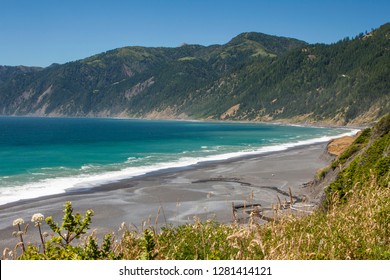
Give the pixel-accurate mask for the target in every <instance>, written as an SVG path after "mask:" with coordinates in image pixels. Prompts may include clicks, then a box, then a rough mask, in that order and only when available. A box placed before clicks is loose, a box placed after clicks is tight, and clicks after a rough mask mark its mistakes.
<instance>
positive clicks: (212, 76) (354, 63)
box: [0, 24, 390, 125]
mask: <svg viewBox="0 0 390 280" xmlns="http://www.w3.org/2000/svg"><path fill="white" fill-rule="evenodd" d="M389 50H390V24H385V25H383V26H381V27H380V28H378V29H377V30H374V31H372V32H370V33H368V34H363V33H362V34H360V35H358V36H356V38H353V39H343V40H341V41H339V42H337V43H335V44H331V45H324V44H314V45H310V44H307V43H305V42H302V41H299V40H296V39H291V38H284V37H276V36H271V35H266V34H262V33H255V32H251V33H242V34H240V35H238V36H237V37H235V38H233V39H232V40H231V41H230V42H228V43H227V44H225V45H212V46H208V47H205V46H200V45H186V44H184V45H183V46H180V47H177V48H145V47H125V48H120V49H115V50H111V51H107V52H105V53H101V54H97V55H94V56H92V57H89V58H86V59H83V60H78V61H74V62H69V63H66V64H62V65H59V64H53V65H51V66H49V67H47V68H43V69H41V68H29V67H6V66H2V67H0V114H3V115H38V116H100V117H105V116H109V117H115V116H121V117H137V118H184V119H186V118H190V119H231V120H261V121H271V120H272V121H274V120H278V121H288V122H315V123H328V124H339V125H344V124H351V125H353V124H367V123H371V122H373V121H375V120H377V119H378V118H379V117H380V116H383V115H384V114H385V113H386V112H388V111H390V100H389V98H390V94H389V86H390V82H389V77H390V51H389Z"/></svg>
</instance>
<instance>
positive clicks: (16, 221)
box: [12, 218, 24, 226]
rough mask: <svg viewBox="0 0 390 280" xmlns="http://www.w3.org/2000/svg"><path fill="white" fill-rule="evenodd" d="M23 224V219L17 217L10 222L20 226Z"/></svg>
mask: <svg viewBox="0 0 390 280" xmlns="http://www.w3.org/2000/svg"><path fill="white" fill-rule="evenodd" d="M22 224H24V220H23V219H22V218H17V219H16V220H14V222H13V223H12V225H13V226H20V225H22Z"/></svg>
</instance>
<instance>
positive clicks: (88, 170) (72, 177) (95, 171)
mask: <svg viewBox="0 0 390 280" xmlns="http://www.w3.org/2000/svg"><path fill="white" fill-rule="evenodd" d="M356 132H357V131H356V130H351V129H343V128H320V127H303V126H286V125H278V124H261V123H235V122H203V121H156V120H133V119H101V118H38V117H0V205H4V204H7V203H10V202H15V201H18V200H21V199H29V198H37V197H41V196H46V195H52V194H60V193H64V192H66V191H77V190H79V189H86V188H87V189H89V188H93V187H96V186H100V185H103V184H106V183H110V182H116V181H119V180H122V179H127V178H132V177H135V176H140V175H144V174H148V173H150V172H153V171H158V170H162V169H167V168H181V167H186V166H190V165H194V164H198V163H201V162H207V161H216V160H226V159H230V158H234V157H240V156H245V155H255V154H262V153H266V152H272V151H282V150H285V149H288V148H291V147H294V146H299V145H305V144H311V143H319V142H326V141H329V140H330V139H332V138H335V137H338V136H341V135H352V134H355V133H356Z"/></svg>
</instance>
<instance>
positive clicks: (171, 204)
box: [0, 143, 330, 249]
mask: <svg viewBox="0 0 390 280" xmlns="http://www.w3.org/2000/svg"><path fill="white" fill-rule="evenodd" d="M325 148H326V143H322V144H312V145H307V146H299V147H295V148H291V149H288V150H285V151H280V152H272V153H268V154H262V155H256V156H255V155H254V156H247V157H242V158H233V159H230V160H225V161H216V162H209V163H201V164H197V165H193V166H189V167H186V168H180V169H167V170H161V171H159V172H154V173H150V174H147V175H144V176H140V177H135V178H131V179H128V180H122V181H119V182H116V183H111V184H107V185H104V186H101V187H95V188H92V189H84V190H80V189H79V190H77V191H73V192H68V193H65V194H59V195H53V196H48V197H41V198H37V199H31V200H25V201H19V202H15V203H10V204H6V205H2V206H0V240H1V246H0V247H1V249H3V248H4V247H12V246H14V245H15V244H16V243H17V240H16V238H15V237H12V232H13V231H15V230H16V229H15V228H13V227H12V221H13V220H15V219H17V218H23V219H24V220H25V221H26V223H27V222H30V220H31V217H32V215H33V214H34V213H42V214H43V215H45V217H47V216H53V218H54V220H55V221H58V222H60V221H61V218H62V216H63V213H62V210H63V205H64V203H65V202H66V201H71V202H72V205H73V207H74V211H75V213H81V214H84V213H85V211H86V210H88V209H93V211H94V216H93V217H92V226H91V229H90V232H91V231H92V230H96V231H97V233H98V234H100V235H102V234H106V233H110V232H113V231H114V232H115V231H117V229H118V227H119V226H120V225H121V223H122V222H125V223H126V224H127V225H128V226H129V227H130V228H132V229H136V230H142V229H143V228H145V227H148V226H154V227H157V228H160V227H163V226H165V225H167V224H171V225H180V224H184V223H192V222H193V221H194V217H197V218H199V219H201V220H206V219H215V220H216V221H219V222H227V223H229V222H232V221H233V219H234V216H233V211H232V210H233V209H232V203H233V204H234V205H235V206H236V207H237V208H245V207H250V205H251V204H253V205H260V207H261V208H264V209H269V208H271V207H272V205H273V204H275V203H277V202H278V200H281V201H287V200H289V199H290V198H289V189H291V192H292V194H293V196H294V199H295V200H299V199H302V198H303V197H305V201H307V202H310V203H316V202H317V200H318V198H316V197H314V196H313V193H312V190H311V188H310V187H308V186H307V183H308V182H310V181H311V180H313V178H314V174H315V172H316V171H317V170H318V169H319V168H321V167H324V166H325V165H327V164H328V163H329V161H330V159H329V158H327V157H324V151H325ZM316 193H317V194H318V191H317V192H316ZM30 224H31V222H30ZM43 231H48V232H50V229H49V228H48V226H47V225H43ZM36 232H37V230H35V229H34V228H33V225H32V224H31V225H30V228H29V230H28V233H27V235H25V240H26V241H27V242H29V241H31V242H37V241H38V236H37V235H36Z"/></svg>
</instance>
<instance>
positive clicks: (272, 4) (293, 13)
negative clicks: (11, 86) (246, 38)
mask: <svg viewBox="0 0 390 280" xmlns="http://www.w3.org/2000/svg"><path fill="white" fill-rule="evenodd" d="M386 22H390V1H389V0H371V1H370V0H365V1H363V0H328V1H323V0H310V1H308V0H290V1H287V0H236V1H233V0H208V1H206V0H104V1H103V0H0V65H10V66H16V65H26V66H41V67H46V66H49V65H50V64H52V63H66V62H69V61H74V60H78V59H83V58H86V57H89V56H92V55H94V54H97V53H101V52H104V51H107V50H111V49H115V48H119V47H124V46H146V47H177V46H180V45H181V44H183V43H187V44H200V45H205V46H208V45H212V44H225V43H227V42H228V41H230V40H231V39H232V38H233V37H235V36H237V35H238V34H240V33H242V32H252V31H255V32H262V33H266V34H270V35H276V36H284V37H291V38H296V39H300V40H303V41H306V42H308V43H327V44H329V43H334V42H337V41H338V40H340V39H343V38H345V37H354V36H356V35H358V34H359V33H361V32H366V31H368V32H369V31H371V29H372V28H378V27H379V26H381V25H382V24H384V23H386Z"/></svg>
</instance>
